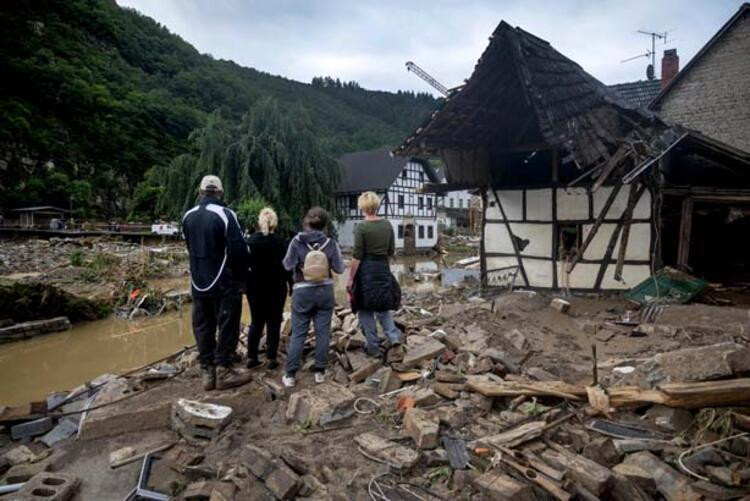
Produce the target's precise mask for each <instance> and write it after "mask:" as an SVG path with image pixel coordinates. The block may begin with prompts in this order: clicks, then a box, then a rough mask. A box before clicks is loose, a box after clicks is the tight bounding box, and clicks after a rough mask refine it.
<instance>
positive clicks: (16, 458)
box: [4, 445, 38, 466]
mask: <svg viewBox="0 0 750 501" xmlns="http://www.w3.org/2000/svg"><path fill="white" fill-rule="evenodd" d="M4 457H5V459H7V460H8V463H10V465H11V466H15V465H18V464H26V463H33V462H35V461H36V460H37V459H38V458H37V456H36V454H34V453H33V452H32V451H31V449H29V448H28V447H26V446H25V445H19V446H18V447H14V448H12V449H11V450H9V451H8V452H6V453H5V455H4Z"/></svg>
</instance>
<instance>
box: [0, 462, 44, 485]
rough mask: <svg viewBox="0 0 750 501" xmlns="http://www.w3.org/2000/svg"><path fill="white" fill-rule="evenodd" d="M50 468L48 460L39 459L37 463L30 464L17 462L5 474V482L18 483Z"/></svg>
mask: <svg viewBox="0 0 750 501" xmlns="http://www.w3.org/2000/svg"><path fill="white" fill-rule="evenodd" d="M49 468H50V463H49V461H39V462H38V463H31V464H19V465H16V466H13V467H12V468H11V469H10V470H8V472H7V473H6V474H5V478H4V480H5V482H6V483H8V484H18V483H21V482H26V481H27V480H29V479H30V478H31V477H33V476H34V475H38V474H39V473H43V472H46V471H47V470H49Z"/></svg>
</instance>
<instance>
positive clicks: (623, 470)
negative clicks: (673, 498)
mask: <svg viewBox="0 0 750 501" xmlns="http://www.w3.org/2000/svg"><path fill="white" fill-rule="evenodd" d="M612 471H614V472H615V473H616V474H618V475H622V476H624V477H625V478H627V479H628V480H630V481H631V482H633V483H634V484H635V485H637V486H638V487H640V488H641V489H643V490H644V491H646V492H652V493H653V492H656V482H654V477H653V476H652V475H651V474H650V473H649V472H647V471H644V470H643V468H641V467H640V466H638V465H634V464H626V463H620V464H618V465H615V466H614V467H613V468H612Z"/></svg>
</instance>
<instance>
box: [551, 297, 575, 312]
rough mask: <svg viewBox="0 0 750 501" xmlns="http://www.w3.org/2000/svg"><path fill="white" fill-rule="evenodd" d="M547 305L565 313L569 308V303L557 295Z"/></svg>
mask: <svg viewBox="0 0 750 501" xmlns="http://www.w3.org/2000/svg"><path fill="white" fill-rule="evenodd" d="M549 305H550V307H552V308H554V309H556V310H557V311H559V312H560V313H567V312H568V311H569V310H570V303H569V302H567V301H566V300H564V299H560V298H559V297H556V298H555V299H553V300H552V301H551V302H550V304H549Z"/></svg>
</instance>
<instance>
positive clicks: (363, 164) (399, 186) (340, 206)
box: [335, 149, 440, 253]
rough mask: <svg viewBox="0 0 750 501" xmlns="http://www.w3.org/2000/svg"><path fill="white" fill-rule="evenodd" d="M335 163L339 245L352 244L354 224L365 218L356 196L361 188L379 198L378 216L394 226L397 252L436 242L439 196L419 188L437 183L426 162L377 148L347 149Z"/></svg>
mask: <svg viewBox="0 0 750 501" xmlns="http://www.w3.org/2000/svg"><path fill="white" fill-rule="evenodd" d="M338 164H339V169H340V172H341V178H340V179H341V181H340V183H339V186H338V188H337V189H336V193H335V199H336V213H337V219H338V223H337V231H338V235H339V243H340V244H341V245H342V246H343V247H351V246H353V245H354V228H355V227H356V225H357V224H358V223H359V222H360V221H362V220H363V219H364V215H363V214H362V211H361V210H360V209H359V208H358V207H357V199H358V198H359V195H361V194H362V193H363V192H365V191H374V192H375V193H377V194H378V196H380V199H381V204H380V212H379V214H380V216H382V217H384V218H386V219H388V220H389V221H390V222H391V224H392V225H393V231H394V232H395V235H396V248H397V249H398V250H402V251H404V252H407V253H408V252H412V251H415V250H418V249H430V248H432V247H434V246H435V244H436V243H437V239H438V227H437V220H436V217H435V216H436V209H437V203H436V201H437V197H436V195H435V194H433V193H422V192H421V189H422V187H423V186H424V185H425V184H427V183H438V182H439V181H440V179H439V178H438V176H437V174H436V173H435V171H434V169H433V168H432V167H431V166H430V164H429V162H427V161H426V160H424V159H422V158H419V157H412V156H397V155H393V154H392V153H391V152H390V151H388V150H387V149H377V150H370V151H358V152H355V153H347V154H345V155H342V156H341V157H339V159H338Z"/></svg>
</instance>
